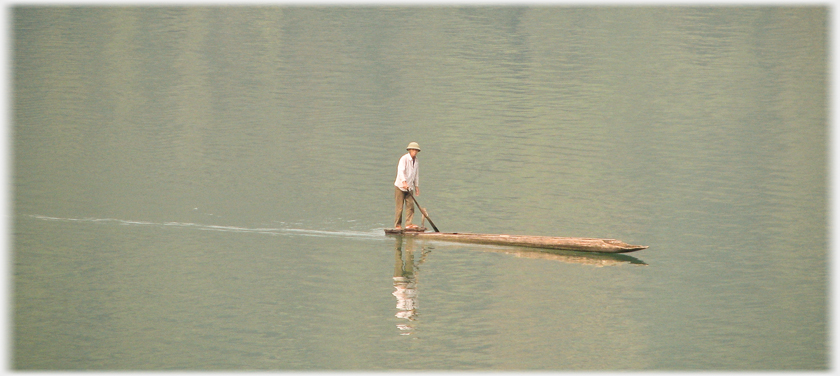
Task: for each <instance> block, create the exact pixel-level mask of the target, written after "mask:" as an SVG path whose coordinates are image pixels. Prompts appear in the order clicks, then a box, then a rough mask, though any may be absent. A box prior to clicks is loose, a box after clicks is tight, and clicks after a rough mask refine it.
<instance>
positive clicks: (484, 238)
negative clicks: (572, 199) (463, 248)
mask: <svg viewBox="0 0 840 376" xmlns="http://www.w3.org/2000/svg"><path fill="white" fill-rule="evenodd" d="M385 233H386V234H399V235H402V236H412V237H415V238H419V239H430V240H443V241H452V242H462V243H476V244H492V245H508V246H518V247H531V248H548V249H560V250H567V251H580V252H604V253H626V252H635V251H639V250H642V249H647V248H648V246H645V245H632V244H627V243H625V242H622V241H620V240H616V239H598V238H567V237H552V236H529V235H503V234H472V233H459V232H423V231H420V230H405V229H385Z"/></svg>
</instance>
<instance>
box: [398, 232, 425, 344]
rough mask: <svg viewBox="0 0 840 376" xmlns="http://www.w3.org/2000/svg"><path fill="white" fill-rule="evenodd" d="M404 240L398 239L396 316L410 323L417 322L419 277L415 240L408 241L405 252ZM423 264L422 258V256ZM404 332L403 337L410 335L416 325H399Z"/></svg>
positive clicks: (409, 239)
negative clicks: (416, 272)
mask: <svg viewBox="0 0 840 376" xmlns="http://www.w3.org/2000/svg"><path fill="white" fill-rule="evenodd" d="M402 245H403V239H402V237H397V246H396V253H395V263H394V292H393V295H394V296H395V297H396V298H397V314H396V315H395V316H397V317H399V318H401V319H406V320H408V321H409V322H411V321H415V320H417V307H418V302H417V275H416V274H415V273H414V270H415V265H414V239H411V238H408V239H406V245H405V251H404V252H403V249H402ZM421 262H422V256H421ZM397 327H398V328H400V330H402V331H403V333H400V334H401V335H410V334H411V332H412V331H413V330H414V325H413V324H411V323H409V324H397Z"/></svg>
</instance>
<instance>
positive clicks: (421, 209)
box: [408, 191, 440, 232]
mask: <svg viewBox="0 0 840 376" xmlns="http://www.w3.org/2000/svg"><path fill="white" fill-rule="evenodd" d="M408 195H409V196H411V199H412V200H414V203H415V204H417V207H418V208H420V212H421V213H423V216H424V217H426V219H428V220H429V223H430V224H431V225H432V228H433V229H435V232H440V231H439V230H438V229H437V226H435V223H434V222H432V219H431V218H429V213H426V209H423V207H421V206H420V203H419V202H417V199H416V198H414V195H413V194H411V191H408Z"/></svg>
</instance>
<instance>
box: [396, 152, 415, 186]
mask: <svg viewBox="0 0 840 376" xmlns="http://www.w3.org/2000/svg"><path fill="white" fill-rule="evenodd" d="M403 182H406V183H408V188H409V189H413V188H414V187H419V186H420V161H418V160H417V158H415V159H411V153H405V155H403V156H402V158H400V163H399V164H397V180H396V181H394V185H395V186H397V188H399V189H402V185H403Z"/></svg>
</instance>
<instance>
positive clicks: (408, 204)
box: [405, 193, 414, 227]
mask: <svg viewBox="0 0 840 376" xmlns="http://www.w3.org/2000/svg"><path fill="white" fill-rule="evenodd" d="M405 208H406V213H405V226H406V227H408V225H410V224H411V223H412V222H411V221H412V220H413V219H414V200H413V199H412V198H411V197H408V193H406V194H405Z"/></svg>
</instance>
